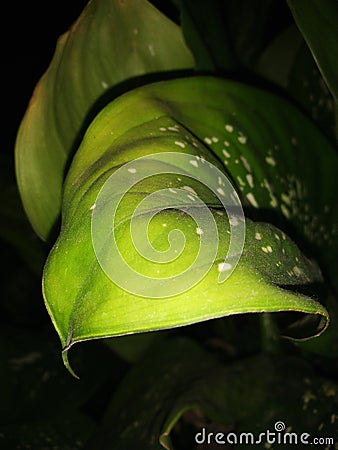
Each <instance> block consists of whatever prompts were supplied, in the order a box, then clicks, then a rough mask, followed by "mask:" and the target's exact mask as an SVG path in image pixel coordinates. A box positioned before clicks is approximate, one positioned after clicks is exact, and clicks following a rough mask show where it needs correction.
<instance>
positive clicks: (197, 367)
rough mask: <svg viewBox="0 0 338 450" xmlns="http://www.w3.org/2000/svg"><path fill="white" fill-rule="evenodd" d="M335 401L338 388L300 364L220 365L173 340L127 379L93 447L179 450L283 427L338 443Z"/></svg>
mask: <svg viewBox="0 0 338 450" xmlns="http://www.w3.org/2000/svg"><path fill="white" fill-rule="evenodd" d="M337 395H338V387H337V385H336V384H335V383H333V382H331V381H330V380H327V379H325V378H322V377H319V376H318V375H316V374H315V372H314V371H313V369H312V368H311V367H310V366H309V365H308V364H307V363H305V362H304V361H302V360H300V359H297V358H296V357H292V356H277V357H271V356H270V357H268V356H263V355H255V356H252V357H249V358H244V359H242V360H241V361H236V362H232V363H228V364H227V366H222V365H221V364H220V363H219V362H217V361H216V360H215V359H214V358H213V357H212V356H211V355H210V353H207V352H206V351H205V350H204V349H202V348H201V347H199V346H197V345H196V344H195V343H193V342H191V341H189V340H184V339H171V340H169V341H168V342H167V343H166V345H162V346H161V347H158V348H157V349H156V348H155V349H152V352H151V353H149V354H148V357H147V358H145V359H144V360H143V361H142V363H140V364H139V365H137V366H135V367H134V368H133V369H132V370H131V371H130V372H129V374H128V375H127V376H126V378H125V379H124V381H123V383H122V384H121V385H120V387H119V389H118V391H117V392H116V394H115V395H114V397H113V399H112V402H111V404H110V405H109V407H108V410H107V412H106V415H105V418H104V422H103V425H102V427H101V429H100V431H99V433H98V434H97V436H95V439H94V440H93V441H90V442H89V443H88V446H87V448H88V449H89V448H90V444H91V442H95V445H96V447H97V448H98V449H99V450H109V449H113V448H119V449H121V450H128V449H132V448H135V445H137V448H140V449H159V450H160V449H161V448H163V447H164V448H166V449H173V448H176V446H175V445H173V444H172V441H173V443H175V444H177V445H178V444H180V447H179V448H192V446H193V445H194V437H195V435H196V433H197V432H201V431H202V428H203V427H204V428H206V431H207V432H214V433H216V432H223V433H224V434H227V433H228V432H235V433H237V434H239V433H241V432H251V433H254V435H255V436H256V438H258V436H259V433H261V432H266V431H267V430H270V431H271V432H273V431H275V429H274V424H275V423H276V422H277V421H283V422H284V423H285V425H286V427H287V428H288V430H289V432H290V431H292V432H296V433H298V434H299V435H300V434H301V433H304V432H305V431H306V432H308V433H309V434H310V435H311V438H313V437H316V436H323V435H325V436H326V437H332V438H334V439H335V438H336V435H335V432H336V421H337V400H338V397H337ZM289 427H290V428H289ZM311 438H309V441H310V440H311ZM161 444H162V445H161ZM262 444H263V445H264V442H263V443H262ZM195 445H196V444H195ZM236 447H237V446H236ZM246 447H247V446H245V445H242V446H241V445H238V448H246Z"/></svg>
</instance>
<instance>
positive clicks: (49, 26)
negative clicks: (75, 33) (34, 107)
mask: <svg viewBox="0 0 338 450" xmlns="http://www.w3.org/2000/svg"><path fill="white" fill-rule="evenodd" d="M86 3H87V0H68V1H67V0H58V1H57V2H48V1H45V2H39V1H38V2H36V1H35V2H24V1H23V2H19V3H18V2H3V3H2V7H1V13H0V14H1V16H0V17H1V19H2V21H1V22H2V23H1V43H2V51H1V59H2V75H1V78H2V100H3V101H2V114H1V116H2V119H1V124H2V125H1V135H2V142H1V147H2V150H1V151H2V152H6V153H7V154H11V155H13V152H14V142H15V136H16V133H17V129H18V127H19V125H20V121H21V119H22V117H23V114H24V112H25V110H26V107H27V105H28V102H29V99H30V97H31V95H32V92H33V89H34V87H35V85H36V83H37V82H38V80H39V78H40V77H41V75H42V74H43V72H44V71H45V70H46V69H47V67H48V65H49V63H50V61H51V59H52V57H53V54H54V50H55V45H56V41H57V38H58V37H59V36H60V35H61V34H62V33H64V32H65V31H67V29H68V28H69V26H70V25H71V24H72V23H73V22H74V21H75V20H76V19H77V17H78V16H79V14H80V13H81V11H82V9H83V8H84V6H85V5H86ZM3 138H4V139H3Z"/></svg>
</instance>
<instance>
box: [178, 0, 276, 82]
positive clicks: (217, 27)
mask: <svg viewBox="0 0 338 450" xmlns="http://www.w3.org/2000/svg"><path fill="white" fill-rule="evenodd" d="M174 3H175V4H176V5H177V6H178V8H179V10H180V14H181V23H182V30H183V33H184V36H185V39H186V41H187V44H188V45H189V48H190V49H191V51H192V53H193V54H194V57H195V61H196V69H197V70H200V71H209V72H212V73H215V72H216V73H217V72H218V73H219V72H220V71H221V72H224V71H227V72H229V71H233V70H235V69H237V68H238V66H240V65H244V66H248V65H250V64H251V63H252V61H253V60H255V58H256V57H257V54H258V53H259V51H260V50H261V48H262V46H263V37H264V32H265V29H266V24H267V21H268V17H269V13H270V11H271V5H272V2H271V0H251V1H247V0H213V1H212V2H206V1H204V0H197V1H194V0H174Z"/></svg>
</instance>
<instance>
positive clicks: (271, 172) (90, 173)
mask: <svg viewBox="0 0 338 450" xmlns="http://www.w3.org/2000/svg"><path fill="white" fill-rule="evenodd" d="M318 147H320V148H321V154H320V158H319V155H318V153H317V152H316V151H315V150H316V149H317V148H318ZM168 151H171V152H184V153H189V154H191V155H192V157H193V158H194V164H193V165H192V170H195V171H196V176H198V177H199V176H201V177H202V175H203V171H204V168H203V167H204V165H205V164H207V163H206V161H210V162H211V163H213V164H214V165H217V166H219V167H220V168H222V163H223V169H222V170H225V173H227V174H228V176H230V177H231V179H232V180H233V182H234V184H235V186H236V187H237V189H238V192H239V193H240V195H241V197H242V200H243V205H244V206H245V209H246V211H247V214H248V216H249V217H250V216H251V217H252V218H255V220H257V219H258V220H262V219H264V218H265V219H266V218H267V217H269V218H273V219H274V221H275V223H280V224H283V223H284V221H291V222H292V223H293V225H294V227H295V229H296V230H297V231H298V232H299V233H301V234H302V235H305V236H306V237H307V238H308V240H309V241H310V242H312V243H313V242H318V241H319V242H321V243H322V244H323V245H331V246H333V245H336V239H335V236H336V230H335V229H334V228H333V227H332V225H331V224H332V223H333V222H334V221H333V217H336V214H337V211H336V209H334V205H335V203H334V201H333V197H334V195H335V194H334V192H335V191H334V189H333V186H334V183H335V181H334V177H333V176H332V175H330V173H331V174H333V173H334V170H335V166H336V158H337V156H336V154H335V152H334V150H333V149H332V148H331V146H330V143H329V142H328V141H327V140H326V139H325V138H324V137H323V136H322V135H321V134H320V132H318V130H317V129H316V128H315V127H314V126H313V125H312V124H311V122H310V121H309V120H308V119H307V118H306V117H305V116H303V115H302V114H301V113H300V112H299V111H298V110H296V109H295V108H294V107H293V106H292V105H290V104H288V103H287V102H286V101H284V100H282V99H280V98H278V97H276V96H273V95H271V94H268V93H265V92H263V91H260V90H258V89H254V88H252V87H249V86H246V85H243V84H239V83H235V82H230V81H224V80H220V79H216V78H212V77H194V78H186V79H178V80H172V81H166V82H160V83H155V84H152V85H148V86H146V87H143V88H139V89H137V90H134V91H132V92H130V93H128V94H125V95H123V96H121V97H120V98H118V99H117V100H115V101H114V102H112V103H110V104H109V105H108V106H107V107H105V108H104V110H103V111H102V112H101V113H100V114H99V115H98V116H97V118H96V119H95V120H94V121H93V123H92V124H91V126H90V127H89V129H88V131H87V133H86V135H85V138H84V140H83V142H82V144H81V146H80V148H79V150H78V152H77V154H76V156H75V158H74V160H73V163H72V166H71V168H70V170H69V173H68V176H67V179H66V183H65V190H64V202H63V223H62V230H61V234H60V237H59V239H58V241H57V242H56V244H55V246H54V248H53V250H52V252H51V254H50V256H49V258H48V260H47V263H46V266H45V273H44V280H43V289H44V297H45V301H46V305H47V308H48V311H49V313H50V315H51V318H52V320H53V323H54V325H55V327H56V329H57V331H58V333H59V336H60V339H61V342H62V346H63V347H64V350H65V351H64V358H65V362H66V364H67V351H68V349H69V348H70V347H71V345H72V344H74V343H75V342H79V341H82V340H86V339H91V338H96V337H107V336H114V335H121V334H126V333H133V332H142V331H147V330H156V329H163V328H170V327H175V326H179V325H185V324H190V323H194V322H198V321H202V320H207V319H211V318H215V317H221V316H225V315H229V314H235V313H243V312H262V311H270V312H273V311H301V312H305V313H310V314H312V315H313V317H314V318H315V317H316V316H317V317H318V320H315V321H314V322H315V323H314V328H313V329H312V331H311V332H312V334H318V333H319V332H320V331H321V330H322V329H323V326H325V324H324V322H325V321H324V322H323V321H320V317H321V316H322V317H324V318H325V317H326V311H325V309H324V308H323V307H322V306H321V305H320V303H318V302H316V301H315V300H314V299H311V298H309V297H306V296H304V295H301V294H299V293H297V292H295V291H294V289H289V288H287V289H285V287H292V286H293V287H294V288H296V286H297V285H303V286H304V285H307V284H311V283H315V282H318V281H320V280H321V274H320V272H319V270H318V267H316V266H315V265H314V264H313V263H312V262H311V261H310V260H308V259H307V258H305V257H304V256H303V255H302V253H301V252H300V250H299V249H298V248H297V246H296V245H295V244H294V243H293V242H292V241H291V240H290V239H289V238H288V237H287V236H286V235H285V234H284V233H283V232H282V231H281V230H280V229H278V228H276V227H275V226H273V225H270V224H267V223H262V222H253V221H251V220H249V219H247V220H246V222H247V223H246V225H247V232H246V242H245V247H244V252H243V255H242V258H241V260H240V262H239V265H238V266H237V268H236V270H235V271H234V273H233V274H232V275H231V276H230V278H229V279H227V280H226V282H225V283H223V284H218V283H217V277H218V275H219V272H220V271H222V270H223V266H222V260H223V258H224V254H225V253H226V251H227V248H228V245H229V223H228V220H227V217H226V215H225V214H224V211H222V210H221V209H220V203H219V202H217V201H216V202H215V199H214V198H213V197H212V196H211V195H210V193H209V194H208V193H207V192H206V191H205V189H204V188H203V187H200V186H199V184H198V183H196V182H195V184H190V183H191V180H189V179H188V180H185V179H180V178H177V177H172V176H162V177H151V178H149V179H146V180H143V181H142V182H141V183H140V185H137V186H136V188H135V189H134V191H133V192H130V193H128V194H127V195H126V196H125V197H124V200H123V202H124V203H123V202H121V208H120V219H121V223H123V224H124V225H122V226H121V227H120V230H119V235H118V241H119V245H120V246H121V249H122V251H123V252H125V253H126V254H127V253H128V252H130V251H131V248H132V243H131V241H130V239H128V233H129V225H128V224H129V221H130V213H131V209H133V208H134V206H135V204H136V203H135V202H136V200H135V198H136V199H137V200H138V201H140V200H142V199H143V198H144V197H145V196H146V195H147V194H150V193H152V192H154V191H156V190H158V189H159V188H164V187H167V188H172V189H175V188H185V189H188V190H189V189H190V190H191V189H193V190H194V192H196V194H197V195H198V196H199V197H200V198H201V199H202V200H203V201H204V202H205V203H206V204H207V205H208V206H209V208H210V210H211V211H212V214H213V215H214V218H215V221H216V224H217V228H218V231H219V238H220V242H219V248H218V253H217V257H216V259H215V261H214V264H213V266H212V268H211V270H210V271H209V272H208V274H207V275H206V276H205V278H204V279H203V280H202V281H200V282H199V283H198V284H197V285H196V286H194V287H193V288H192V289H190V290H189V291H187V292H185V293H183V294H180V295H177V296H175V297H170V298H166V299H156V300H155V301H154V300H153V299H149V298H141V297H137V296H134V295H132V294H130V293H127V292H126V291H124V290H122V289H121V288H119V287H118V286H117V285H115V284H114V283H112V282H111V281H110V280H109V278H108V277H107V276H106V275H105V273H104V272H103V271H102V269H101V267H100V265H99V264H98V262H97V260H96V257H95V254H94V250H93V245H92V241H91V217H92V213H93V209H94V208H95V206H94V205H95V201H96V198H97V195H98V193H99V191H100V188H101V187H102V185H103V183H104V181H105V180H107V178H108V177H109V175H110V174H112V173H114V172H115V171H116V169H117V168H118V167H121V166H122V165H123V164H124V163H126V162H128V161H132V160H134V159H135V158H137V157H140V156H143V155H147V154H148V155H149V154H153V153H157V152H168ZM312 152H313V153H312ZM310 160H311V161H312V163H313V164H309V161H310ZM318 173H320V174H324V173H325V174H326V176H325V177H321V189H318V186H317V185H316V183H315V179H316V176H317V174H318ZM177 223H179V224H180V227H181V228H182V231H183V232H184V234H185V237H186V247H187V248H186V250H187V251H186V252H183V253H182V255H180V256H179V257H178V258H177V259H176V260H175V264H174V269H172V268H167V267H166V268H165V270H168V271H167V272H166V276H167V275H171V274H172V272H170V271H172V270H174V271H177V270H178V271H179V270H181V269H182V268H183V267H186V265H187V260H189V257H190V255H191V254H192V253H194V252H196V248H197V247H198V245H199V233H198V232H197V230H196V226H194V224H193V223H192V221H191V218H190V217H188V216H186V215H183V216H182V214H181V212H180V211H178V210H175V208H174V207H173V208H172V209H168V210H164V211H161V212H160V213H159V214H157V215H156V216H155V217H154V219H153V221H152V222H151V226H150V227H149V234H150V240H151V241H154V242H156V243H157V244H158V245H159V246H160V249H163V248H164V247H163V248H161V245H162V246H165V244H164V243H165V242H166V243H167V240H166V239H167V235H168V232H169V230H171V229H173V228H176V227H177ZM164 224H165V225H166V227H165V228H164V226H163V225H164ZM142 226H145V223H142V218H141V219H140V228H141V229H142ZM186 253H187V254H188V255H186ZM134 262H135V264H136V265H137V266H138V267H140V268H141V269H142V268H144V270H145V271H147V270H148V274H153V273H154V272H153V271H152V270H151V269H149V267H148V266H147V264H146V263H145V262H144V260H143V262H142V259H141V258H140V259H137V256H136V257H135V261H134ZM206 263H207V262H206ZM153 270H154V269H153Z"/></svg>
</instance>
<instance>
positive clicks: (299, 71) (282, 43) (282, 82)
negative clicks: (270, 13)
mask: <svg viewBox="0 0 338 450" xmlns="http://www.w3.org/2000/svg"><path fill="white" fill-rule="evenodd" d="M256 70H257V72H258V73H259V74H260V75H262V76H263V77H264V78H267V79H269V80H270V81H273V82H274V83H276V84H277V85H279V86H281V87H282V88H283V89H285V90H286V91H287V94H288V95H289V96H291V97H292V98H293V99H294V100H295V101H296V103H297V104H298V105H299V107H300V108H302V109H303V110H304V112H306V113H307V114H308V115H309V116H310V117H311V118H312V120H313V121H314V122H315V123H317V125H318V126H319V127H320V128H321V130H322V131H323V132H324V133H325V134H326V135H327V136H328V137H329V138H330V139H331V140H332V141H333V142H335V139H336V132H335V111H334V102H333V97H332V95H331V93H330V91H329V90H328V88H327V86H326V83H325V81H324V79H323V77H322V76H321V73H320V72H319V69H318V67H317V64H316V62H315V60H314V59H313V56H312V55H311V52H310V50H309V48H308V47H307V45H306V43H305V41H304V40H303V38H302V36H301V34H300V32H299V31H298V30H297V28H296V26H294V25H292V26H290V27H288V28H287V29H286V30H284V31H283V32H282V33H280V34H279V35H278V36H277V37H276V38H275V39H274V40H273V41H272V42H271V43H270V44H269V45H268V47H267V48H266V49H265V51H264V52H263V53H262V55H261V57H260V58H259V60H258V62H257V65H256Z"/></svg>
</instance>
